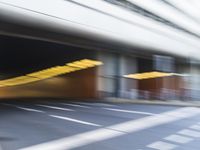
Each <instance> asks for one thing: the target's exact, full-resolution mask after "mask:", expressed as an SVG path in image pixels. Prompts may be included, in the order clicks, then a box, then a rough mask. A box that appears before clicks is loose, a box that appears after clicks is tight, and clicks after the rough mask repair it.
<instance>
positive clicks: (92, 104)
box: [77, 102, 117, 107]
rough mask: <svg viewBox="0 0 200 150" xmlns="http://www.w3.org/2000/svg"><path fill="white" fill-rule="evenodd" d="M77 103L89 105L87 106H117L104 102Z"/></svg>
mask: <svg viewBox="0 0 200 150" xmlns="http://www.w3.org/2000/svg"><path fill="white" fill-rule="evenodd" d="M77 103H78V104H83V105H89V106H104V107H106V106H108V107H117V106H116V105H113V104H105V103H84V102H77Z"/></svg>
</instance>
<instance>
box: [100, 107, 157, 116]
mask: <svg viewBox="0 0 200 150" xmlns="http://www.w3.org/2000/svg"><path fill="white" fill-rule="evenodd" d="M103 109H106V110H111V111H117V112H125V113H133V114H143V115H155V114H153V113H149V112H142V111H132V110H124V109H115V108H103Z"/></svg>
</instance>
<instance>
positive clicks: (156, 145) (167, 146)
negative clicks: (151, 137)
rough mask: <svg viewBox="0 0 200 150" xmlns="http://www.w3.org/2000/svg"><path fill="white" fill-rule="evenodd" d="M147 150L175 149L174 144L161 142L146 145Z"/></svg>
mask: <svg viewBox="0 0 200 150" xmlns="http://www.w3.org/2000/svg"><path fill="white" fill-rule="evenodd" d="M147 147H148V148H152V149H157V150H171V149H174V148H176V147H177V145H175V144H170V143H166V142H162V141H157V142H154V143H152V144H149V145H147Z"/></svg>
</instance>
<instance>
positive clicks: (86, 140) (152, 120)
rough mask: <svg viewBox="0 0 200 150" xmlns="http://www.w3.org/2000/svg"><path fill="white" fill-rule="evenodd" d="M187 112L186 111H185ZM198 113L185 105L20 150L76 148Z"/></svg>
mask: <svg viewBox="0 0 200 150" xmlns="http://www.w3.org/2000/svg"><path fill="white" fill-rule="evenodd" d="M177 112H178V113H179V114H181V113H182V114H184V115H185V116H184V117H183V116H182V117H181V116H173V113H177ZM186 112H187V113H186ZM197 114H200V109H198V108H193V107H185V108H180V109H176V110H173V111H169V112H164V113H161V114H158V115H155V116H148V117H144V118H141V119H137V120H131V121H128V122H124V123H120V124H117V125H112V126H109V127H107V128H100V129H97V130H93V131H89V132H85V133H81V134H77V135H73V136H70V137H66V138H62V139H58V140H54V141H50V142H46V143H42V144H38V145H33V146H30V147H27V148H22V149H21V150H69V149H73V148H78V147H81V146H85V145H88V144H92V143H94V142H99V141H102V140H107V139H111V138H114V137H119V136H121V135H125V134H128V133H134V132H138V131H141V130H144V129H147V128H151V127H155V126H158V125H162V124H166V123H170V122H173V121H177V120H181V119H185V118H189V117H192V116H195V115H197Z"/></svg>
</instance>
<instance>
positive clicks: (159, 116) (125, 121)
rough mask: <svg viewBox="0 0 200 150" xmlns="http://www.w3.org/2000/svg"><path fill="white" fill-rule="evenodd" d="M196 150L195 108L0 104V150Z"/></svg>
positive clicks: (198, 113)
mask: <svg viewBox="0 0 200 150" xmlns="http://www.w3.org/2000/svg"><path fill="white" fill-rule="evenodd" d="M16 149H20V150H67V149H73V150H171V149H173V150H199V149H200V108H195V107H171V106H159V105H136V104H110V103H86V102H76V101H63V100H62V101H61V100H55V101H48V100H37V101H31V102H29V101H23V102H22V101H2V102H0V150H16Z"/></svg>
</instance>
